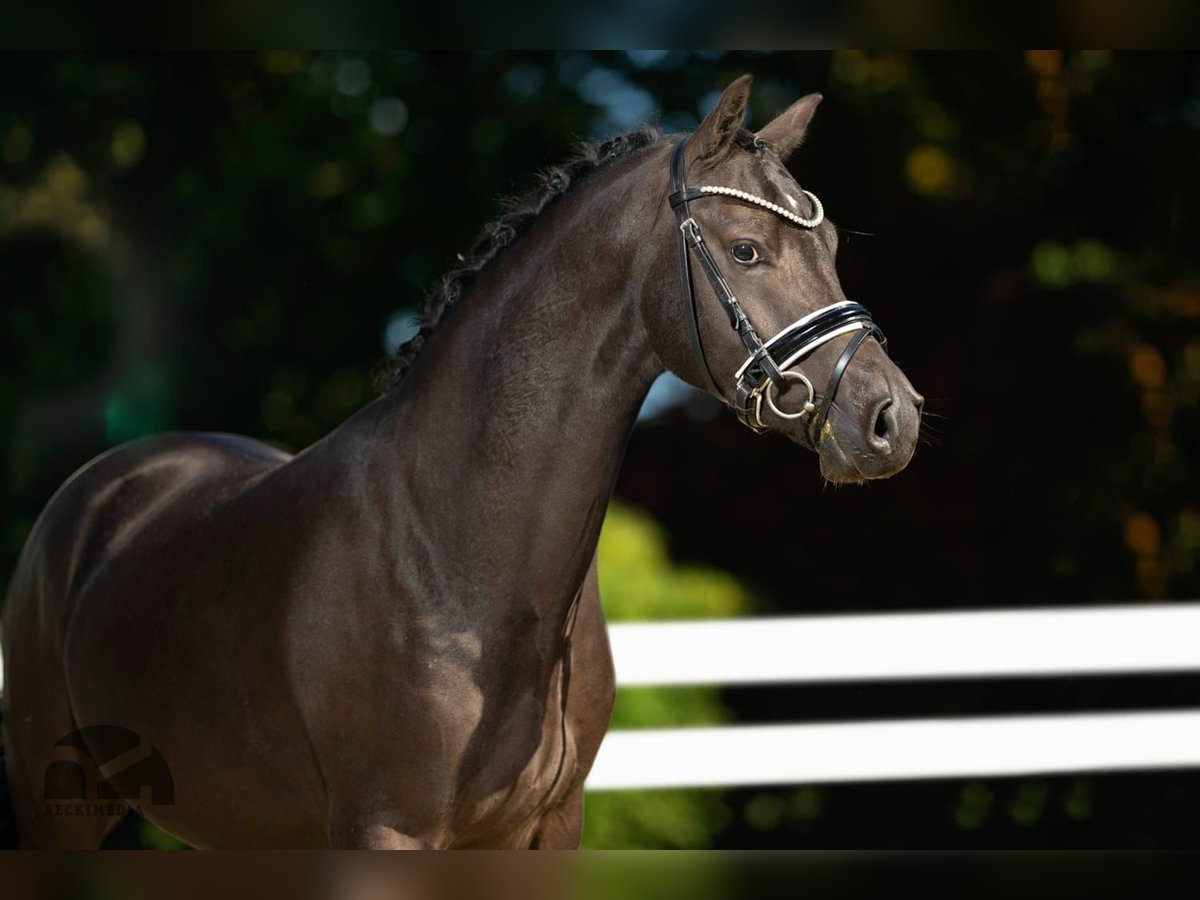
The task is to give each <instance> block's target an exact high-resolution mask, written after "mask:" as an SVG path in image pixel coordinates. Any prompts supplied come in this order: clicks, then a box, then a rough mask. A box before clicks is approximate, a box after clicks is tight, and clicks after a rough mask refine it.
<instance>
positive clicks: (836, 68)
mask: <svg viewBox="0 0 1200 900" xmlns="http://www.w3.org/2000/svg"><path fill="white" fill-rule="evenodd" d="M830 68H831V70H832V74H833V77H834V78H836V79H837V80H838V81H841V82H844V83H845V84H848V85H851V86H854V87H857V86H858V85H861V84H862V83H863V82H865V81H866V80H867V78H868V76H869V75H870V74H871V64H870V62H868V61H867V55H866V54H865V53H863V52H862V51H861V50H839V51H838V52H836V53H834V54H833V61H832V63H831V66H830Z"/></svg>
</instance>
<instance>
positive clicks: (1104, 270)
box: [1075, 241, 1116, 281]
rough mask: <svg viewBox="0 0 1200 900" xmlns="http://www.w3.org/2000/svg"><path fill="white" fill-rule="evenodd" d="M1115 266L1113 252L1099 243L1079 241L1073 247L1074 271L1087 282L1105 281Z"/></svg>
mask: <svg viewBox="0 0 1200 900" xmlns="http://www.w3.org/2000/svg"><path fill="white" fill-rule="evenodd" d="M1115 268H1116V264H1115V262H1114V260H1113V252H1112V250H1110V249H1109V248H1108V246H1107V245H1105V244H1102V243H1101V242H1100V241H1080V242H1079V243H1078V244H1076V245H1075V271H1076V272H1078V273H1079V277H1080V278H1083V279H1085V280H1087V281H1105V280H1107V279H1108V278H1109V276H1111V275H1112V273H1113V270H1114V269H1115Z"/></svg>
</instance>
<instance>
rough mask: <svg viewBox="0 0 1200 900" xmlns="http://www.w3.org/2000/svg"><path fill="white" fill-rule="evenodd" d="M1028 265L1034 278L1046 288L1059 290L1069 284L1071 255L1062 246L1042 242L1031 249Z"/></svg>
mask: <svg viewBox="0 0 1200 900" xmlns="http://www.w3.org/2000/svg"><path fill="white" fill-rule="evenodd" d="M1030 265H1031V267H1032V268H1033V276H1034V278H1036V279H1037V280H1038V281H1039V282H1040V283H1041V284H1044V285H1046V287H1053V288H1060V287H1066V286H1067V285H1068V284H1070V283H1071V254H1070V252H1069V251H1068V250H1067V248H1066V247H1064V246H1063V245H1062V244H1059V243H1057V242H1055V241H1042V242H1041V243H1040V244H1038V245H1037V246H1036V247H1034V248H1033V256H1032V258H1031V259H1030Z"/></svg>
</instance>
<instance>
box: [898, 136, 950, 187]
mask: <svg viewBox="0 0 1200 900" xmlns="http://www.w3.org/2000/svg"><path fill="white" fill-rule="evenodd" d="M904 168H905V172H906V173H907V175H908V180H909V183H911V184H912V186H913V187H914V188H916V190H917V191H919V192H920V193H922V194H932V195H934V196H943V197H944V196H946V195H948V194H950V193H951V192H952V191H953V188H954V161H953V160H952V159H951V158H950V157H949V156H948V155H947V154H946V152H945V151H944V150H941V149H940V148H938V147H934V146H932V145H931V144H923V145H921V146H920V147H917V148H915V149H914V150H913V151H912V152H911V153H909V154H908V159H907V160H906V161H905V164H904Z"/></svg>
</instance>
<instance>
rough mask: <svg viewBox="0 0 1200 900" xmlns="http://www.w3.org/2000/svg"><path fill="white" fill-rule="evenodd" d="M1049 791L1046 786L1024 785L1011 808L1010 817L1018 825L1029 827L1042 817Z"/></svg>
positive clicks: (1009, 809)
mask: <svg viewBox="0 0 1200 900" xmlns="http://www.w3.org/2000/svg"><path fill="white" fill-rule="evenodd" d="M1048 794H1049V790H1048V789H1047V787H1046V786H1045V785H1044V784H1037V783H1033V784H1023V785H1021V787H1020V788H1018V789H1017V796H1016V797H1014V798H1013V801H1012V804H1011V805H1010V806H1009V808H1008V811H1009V815H1011V816H1012V820H1013V821H1014V822H1016V823H1017V824H1018V825H1024V826H1029V825H1032V824H1034V823H1035V822H1037V820H1038V819H1040V818H1041V817H1042V808H1043V806H1044V805H1045V803H1046V797H1047V795H1048Z"/></svg>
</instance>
